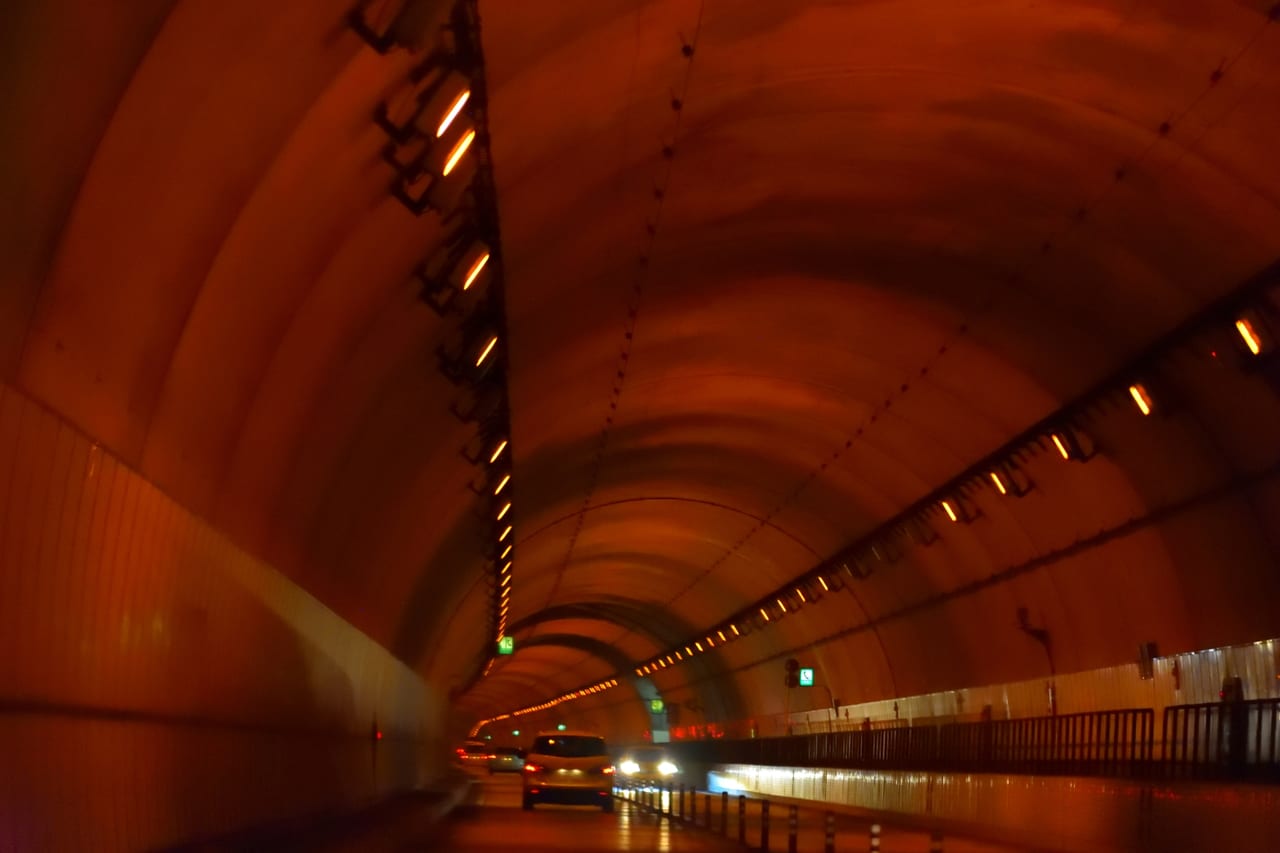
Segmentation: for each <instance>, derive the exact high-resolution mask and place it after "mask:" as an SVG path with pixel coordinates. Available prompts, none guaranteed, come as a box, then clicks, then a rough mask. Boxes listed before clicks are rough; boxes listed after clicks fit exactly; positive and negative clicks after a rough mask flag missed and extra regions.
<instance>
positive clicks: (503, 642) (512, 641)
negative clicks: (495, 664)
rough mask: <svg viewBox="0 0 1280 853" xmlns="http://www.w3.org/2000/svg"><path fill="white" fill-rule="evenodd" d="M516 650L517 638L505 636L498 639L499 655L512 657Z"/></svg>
mask: <svg viewBox="0 0 1280 853" xmlns="http://www.w3.org/2000/svg"><path fill="white" fill-rule="evenodd" d="M515 650H516V638H515V637H508V636H506V635H505V634H504V635H503V636H501V637H499V638H498V654H500V655H510V654H514V653H515Z"/></svg>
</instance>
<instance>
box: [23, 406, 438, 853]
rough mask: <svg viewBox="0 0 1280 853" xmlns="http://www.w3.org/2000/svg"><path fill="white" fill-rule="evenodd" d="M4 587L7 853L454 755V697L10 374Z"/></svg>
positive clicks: (361, 783)
mask: <svg viewBox="0 0 1280 853" xmlns="http://www.w3.org/2000/svg"><path fill="white" fill-rule="evenodd" d="M0 590H2V591H3V594H0V755H3V756H4V760H3V772H0V849H4V850H28V849H40V850H57V849H95V850H109V849H143V848H152V847H156V846H162V845H166V844H172V843H176V842H179V841H183V840H191V839H194V838H200V837H207V836H216V835H220V834H223V833H226V832H230V831H233V830H236V829H238V828H241V827H245V826H250V825H255V824H261V823H270V822H275V821H279V820H282V819H287V818H291V817H295V816H301V815H305V814H308V813H312V812H315V811H317V810H322V809H328V808H332V807H342V806H347V805H355V804H358V803H360V802H362V801H366V800H368V799H370V798H372V797H374V796H376V795H377V794H378V793H380V792H385V791H388V790H392V789H399V788H405V787H408V786H412V785H415V784H420V783H422V782H424V781H425V780H427V779H429V778H430V777H431V776H433V775H434V774H435V773H437V772H438V771H439V770H440V769H441V768H442V766H443V764H442V763H441V760H440V758H439V757H440V756H443V755H444V750H443V749H441V748H439V747H440V744H437V743H435V741H434V739H435V738H436V737H437V736H438V734H437V733H438V729H439V721H440V718H441V715H442V710H443V708H442V706H443V699H442V697H441V696H439V695H437V694H436V693H435V692H434V691H433V690H431V689H430V688H429V687H427V686H426V685H424V684H423V682H422V681H421V679H420V678H419V677H417V676H416V675H415V674H414V673H413V672H412V671H411V670H409V669H408V668H407V667H405V666H404V665H403V664H402V663H400V662H399V661H398V660H396V659H395V658H394V657H393V656H392V655H391V654H390V653H389V652H387V651H386V650H385V649H383V648H381V647H380V646H378V645H377V644H376V643H374V642H373V641H372V640H370V639H369V638H368V637H366V636H365V635H363V634H362V633H360V632H359V631H357V630H356V629H355V628H354V627H352V626H351V625H350V624H348V623H347V622H345V621H343V620H342V619H341V618H339V617H338V616H337V615H335V614H334V613H333V612H332V611H330V610H329V609H328V608H326V607H325V606H324V605H322V604H321V603H320V602H319V601H317V600H316V599H315V598H313V597H312V596H310V595H309V594H307V593H306V592H304V591H303V590H302V589H301V588H299V587H297V586H296V585H294V584H292V583H291V582H289V581H288V580H287V579H286V578H285V577H283V576H282V575H281V574H280V573H278V572H276V571H275V570H274V569H272V568H271V567H270V566H268V565H265V564H263V563H262V562H260V561H258V560H256V559H254V558H252V557H250V556H249V555H247V554H246V553H244V552H243V551H241V550H239V549H237V548H236V547H234V546H233V545H232V544H230V543H229V542H228V541H227V540H226V539H225V538H224V537H223V536H222V535H221V534H219V533H218V532H217V531H216V530H214V529H213V528H211V527H210V526H209V525H208V524H206V523H204V522H203V521H202V520H201V519H199V518H197V517H195V516H194V515H192V514H191V513H190V512H188V511H186V510H185V509H184V508H183V507H182V506H180V505H178V504H177V503H176V502H175V501H173V500H172V499H170V498H169V497H168V496H166V495H165V494H164V493H163V492H161V491H160V490H158V489H157V488H156V487H155V486H154V485H152V484H151V483H149V482H148V481H147V480H146V479H144V478H143V477H141V476H139V475H138V474H137V473H136V472H134V471H133V470H130V469H129V468H128V467H126V466H125V465H124V464H122V463H121V462H120V461H119V460H117V459H116V458H115V457H113V456H112V455H111V454H109V453H107V452H105V451H104V450H103V449H102V448H101V447H99V446H98V445H96V444H95V443H94V442H93V441H91V440H90V439H88V438H87V437H85V436H84V435H82V434H81V433H79V432H78V431H76V430H75V429H74V428H72V427H71V426H69V425H68V424H67V423H65V422H64V421H63V420H61V419H60V418H59V417H57V416H56V415H55V414H54V413H52V412H50V411H48V410H47V409H45V408H44V407H42V406H41V405H39V404H38V403H36V402H34V401H32V400H31V399H29V398H28V397H26V396H25V395H24V394H22V393H21V392H19V391H17V390H15V389H14V388H12V387H10V386H7V385H0ZM375 725H376V726H377V727H379V728H380V729H381V730H382V731H383V732H384V733H385V736H384V738H383V739H382V740H381V741H378V740H377V739H375V737H374V727H375Z"/></svg>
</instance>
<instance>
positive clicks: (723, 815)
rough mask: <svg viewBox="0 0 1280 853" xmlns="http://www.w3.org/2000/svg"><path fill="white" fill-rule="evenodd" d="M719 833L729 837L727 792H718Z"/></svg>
mask: <svg viewBox="0 0 1280 853" xmlns="http://www.w3.org/2000/svg"><path fill="white" fill-rule="evenodd" d="M720 834H721V835H723V836H725V837H726V838H728V837H729V792H728V791H721V792H720Z"/></svg>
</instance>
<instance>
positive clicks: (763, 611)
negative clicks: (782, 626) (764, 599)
mask: <svg viewBox="0 0 1280 853" xmlns="http://www.w3.org/2000/svg"><path fill="white" fill-rule="evenodd" d="M760 615H761V616H763V617H764V621H766V622H768V621H769V611H768V610H765V609H764V608H763V607H761V608H760Z"/></svg>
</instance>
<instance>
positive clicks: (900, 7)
mask: <svg viewBox="0 0 1280 853" xmlns="http://www.w3.org/2000/svg"><path fill="white" fill-rule="evenodd" d="M8 17H9V18H10V22H9V24H8V25H7V26H6V27H5V28H4V33H3V35H2V36H0V39H2V40H3V43H4V44H3V47H4V49H3V50H0V62H2V63H3V67H2V68H0V78H3V79H4V80H5V82H6V85H5V90H6V95H5V97H4V98H3V99H0V127H3V128H4V129H5V130H4V133H3V134H0V146H2V150H0V154H2V155H3V156H0V187H3V190H4V192H3V195H4V197H5V198H6V199H7V200H8V203H7V204H5V205H4V206H3V209H2V210H0V218H2V219H3V228H0V260H2V261H3V263H2V265H0V268H2V269H3V271H4V281H3V287H0V371H2V376H0V380H2V382H3V384H2V386H0V505H2V506H3V509H2V511H0V519H2V521H0V525H3V526H2V527H0V587H2V588H3V589H4V590H5V594H4V595H3V596H0V685H3V688H2V689H3V693H2V694H0V706H2V707H3V718H2V719H0V731H2V732H3V737H4V740H5V741H6V742H7V744H6V747H7V748H8V749H9V750H11V751H10V754H11V755H13V756H15V760H14V766H15V767H16V768H18V772H17V773H15V774H14V775H13V776H12V777H11V779H13V780H19V779H27V780H28V781H27V782H22V783H20V782H18V781H13V782H12V784H11V787H10V790H8V791H7V792H6V795H7V798H8V799H10V801H11V802H15V803H21V804H22V805H21V807H20V808H19V809H15V811H19V810H20V811H21V812H22V813H23V814H26V815H28V816H29V823H28V824H24V825H29V826H40V825H42V821H44V820H46V819H47V820H52V818H51V815H53V814H55V813H56V812H57V809H58V808H59V806H57V805H56V802H55V801H56V800H57V799H58V797H57V796H56V795H55V794H54V793H53V788H52V787H50V786H52V785H53V784H54V783H53V782H51V781H48V780H49V779H50V778H51V774H52V775H56V774H57V773H58V772H65V773H66V774H67V778H72V777H75V778H82V779H84V780H85V781H83V782H82V783H81V784H82V785H83V788H84V790H83V791H82V792H81V793H82V794H83V796H84V797H86V798H89V797H92V796H94V794H95V792H97V793H98V794H101V792H102V791H104V790H109V789H111V788H113V787H114V786H119V785H121V784H126V785H128V786H135V787H136V788H138V789H139V790H141V789H144V788H147V787H149V786H151V787H157V786H158V787H163V786H164V785H166V784H170V783H173V782H174V780H176V779H178V778H180V777H181V776H183V771H182V770H181V768H182V767H185V766H188V765H191V764H196V765H200V766H203V767H204V768H205V770H204V771H203V775H202V776H201V777H200V778H199V780H196V781H191V782H190V785H192V786H194V787H196V788H200V787H201V786H204V787H203V788H201V790H206V791H208V792H214V791H216V792H219V793H218V794H217V796H213V795H212V794H211V795H210V797H209V799H210V800H211V801H214V802H215V803H216V804H215V805H209V806H208V807H207V808H206V809H205V810H203V811H200V810H197V811H196V812H189V811H184V812H183V813H182V814H181V815H178V814H177V811H178V810H174V809H170V810H166V808H165V807H164V804H163V803H161V804H157V805H156V806H154V808H150V809H142V810H140V811H139V812H138V813H137V814H135V815H133V817H132V818H131V820H130V821H129V822H128V823H127V829H122V830H120V831H121V832H132V833H135V834H134V835H133V836H130V837H131V838H133V839H134V840H149V841H154V840H155V839H169V840H173V839H181V838H184V837H189V836H193V835H199V834H202V833H211V832H215V831H219V830H222V829H227V828H231V827H234V826H236V825H238V824H240V823H250V822H252V821H253V820H254V819H259V818H261V819H266V818H269V817H277V816H280V815H282V814H290V813H299V812H304V811H306V810H307V809H311V808H314V807H315V806H316V805H317V804H318V803H325V802H331V801H341V800H349V799H352V798H357V797H362V796H368V795H371V794H372V793H377V792H380V791H386V790H392V789H395V788H396V787H399V786H403V785H406V784H411V783H412V782H413V780H417V779H421V778H422V777H424V776H430V775H431V774H433V773H435V772H437V771H438V770H439V768H440V767H442V766H443V762H444V761H445V760H446V757H447V753H448V747H449V746H450V745H451V744H452V743H453V742H455V741H457V740H458V739H460V738H462V737H465V736H466V735H467V734H468V733H469V732H471V733H474V732H479V731H482V730H488V731H490V732H498V733H499V736H505V734H506V726H507V721H508V720H516V721H518V723H519V725H518V727H519V728H522V729H527V730H536V729H538V728H542V727H551V728H554V726H555V725H556V724H557V723H561V722H564V723H568V724H570V725H572V726H574V727H585V728H591V729H595V730H600V731H603V732H605V733H606V734H607V736H608V737H610V738H611V739H614V740H617V741H619V742H638V741H641V740H643V739H644V738H646V737H652V736H653V731H654V729H653V727H654V725H655V722H656V721H657V720H658V717H656V716H655V715H653V714H651V713H650V712H649V710H648V708H649V702H650V700H651V699H654V698H661V699H662V700H664V702H665V707H666V709H667V712H666V713H668V714H669V719H668V720H666V722H669V723H670V725H671V727H672V730H673V731H675V730H676V729H678V728H681V727H683V728H685V729H689V730H691V731H692V730H695V729H696V730H701V731H704V732H705V731H706V730H707V729H713V730H717V731H724V730H726V729H727V728H729V727H731V726H733V725H737V724H741V723H742V722H743V721H747V720H759V719H762V718H765V717H770V716H776V715H779V714H786V713H788V712H796V711H807V710H810V709H823V708H827V707H830V706H837V707H838V706H864V705H868V706H869V703H876V702H889V701H892V700H897V699H901V698H903V697H912V696H921V695H926V694H938V693H941V692H945V691H958V690H963V689H967V688H978V687H982V686H985V685H1000V684H1009V683H1015V682H1027V681H1037V680H1039V681H1044V680H1050V681H1051V680H1053V679H1054V678H1058V677H1064V676H1069V675H1070V674H1073V673H1085V672H1091V671H1100V670H1105V669H1107V668H1110V667H1116V666H1120V665H1125V664H1130V663H1132V662H1134V661H1135V659H1137V658H1138V657H1139V655H1140V654H1141V650H1142V649H1144V648H1147V649H1152V650H1158V652H1157V654H1159V655H1175V654H1180V653H1188V652H1193V651H1196V650H1203V649H1212V648H1220V647H1228V646H1236V645H1243V644H1249V643H1255V642H1259V641H1266V640H1270V639H1272V638H1275V637H1280V608H1277V606H1276V602H1277V600H1280V570H1278V569H1277V555H1278V554H1280V484H1278V482H1277V477H1276V475H1277V466H1278V465H1280V441H1277V439H1276V436H1277V435H1280V362H1278V361H1277V356H1276V353H1277V351H1280V316H1278V315H1277V311H1278V309H1280V300H1278V297H1277V293H1278V292H1280V266H1278V265H1277V259H1278V258H1280V160H1277V158H1276V157H1275V151H1276V146H1277V144H1280V109H1278V108H1277V105H1280V73H1278V72H1280V26H1278V19H1280V6H1276V5H1274V4H1273V3H1271V2H1269V0H1213V2H1206V3H1188V2H1181V0H1163V2H1159V3H1151V4H1133V3H1128V2H1122V0H1070V2H1066V3H1059V4H1052V5H1044V4H1026V3H1019V2H1011V0H989V2H983V3H979V4H940V3H936V2H928V0H904V2H898V3H892V4H888V3H854V2H832V0H804V2H799V0H797V2H790V3H785V4H764V3H758V4H734V3H726V2H714V0H705V2H702V1H701V0H700V2H694V0H555V2H538V3H516V2H507V0H482V2H476V0H462V2H460V3H458V4H456V5H455V4H453V3H445V2H436V0H405V2H398V0H387V2H381V0H378V2H365V0H361V2H358V3H355V4H353V3H352V2H351V0H341V2H337V0H308V2H302V0H281V2H276V3H271V4H262V3H254V2H247V0H222V2H217V3H212V2H201V0H146V2H137V3H129V4H101V3H96V2H90V0H50V1H49V2H33V0H25V2H19V3H17V5H16V7H14V8H13V9H12V10H11V14H10V15H9V16H8ZM380 39H381V40H380ZM459 68H461V69H462V70H464V71H466V72H467V73H465V74H463V75H462V76H461V77H458V76H449V75H450V74H451V73H455V72H457V71H458V69H459ZM459 80H461V81H462V82H461V83H459V82H458V81H459ZM440 81H443V82H440ZM450 86H460V87H462V88H457V89H450V88H449V87H450ZM433 87H434V88H433ZM464 89H465V90H466V91H468V92H469V93H470V95H471V99H470V101H469V102H468V103H467V104H466V105H464V106H462V107H459V111H458V112H456V114H455V115H456V116H457V121H458V124H457V125H455V126H452V127H450V128H449V129H448V130H445V131H442V132H441V133H437V134H436V135H435V137H432V136H431V134H430V133H427V134H426V135H425V136H422V138H417V137H415V138H414V140H413V141H410V142H406V143H404V144H401V143H400V142H398V141H397V139H396V138H395V135H394V134H393V133H389V131H388V127H387V126H386V123H385V122H381V123H380V121H379V117H381V118H383V119H386V118H388V117H390V118H391V119H393V120H398V119H401V118H403V117H404V115H406V113H405V110H409V111H410V112H411V111H412V110H414V109H417V108H418V107H423V112H422V114H421V115H423V116H425V115H427V114H431V115H433V116H434V115H436V114H435V113H433V112H432V110H436V111H437V112H438V111H439V108H440V105H441V104H444V103H448V104H450V105H452V104H453V103H455V102H454V101H450V100H448V99H445V100H442V98H444V94H443V93H450V97H453V96H454V95H453V94H452V93H455V92H460V91H463V90H464ZM406 105H407V106H406ZM419 118H421V116H419ZM437 118H438V116H437ZM414 120H418V119H414ZM421 120H422V121H424V122H427V121H430V120H432V119H421ZM469 128H470V129H471V130H472V132H473V139H470V140H468V143H469V144H470V145H471V147H470V148H469V149H465V152H464V153H463V154H460V155H459V159H458V160H457V163H456V164H455V167H456V168H457V170H458V174H457V175H455V176H454V178H455V180H454V181H453V182H450V181H449V180H448V177H449V176H448V175H447V174H446V175H444V176H440V175H436V176H434V177H433V178H432V181H433V183H432V184H431V190H430V191H429V192H428V193H427V197H429V198H430V200H431V204H429V205H426V207H425V208H421V209H417V210H415V209H412V207H413V206H412V205H410V204H407V203H406V200H405V198H404V197H403V191H404V187H405V185H406V184H405V181H406V180H407V179H406V178H405V177H404V176H405V175H406V174H408V172H409V171H411V170H406V169H407V167H404V164H403V162H401V161H397V158H402V159H403V158H407V157H410V156H411V154H413V151H414V150H417V149H413V146H414V145H417V146H418V148H419V149H420V150H421V152H422V156H423V157H424V158H425V161H423V162H427V163H435V162H436V161H437V160H439V159H441V158H442V157H444V156H445V155H446V154H451V153H452V151H453V150H456V149H450V150H448V151H447V150H446V149H447V148H448V146H447V145H446V144H445V143H446V141H447V142H449V144H450V145H452V140H453V139H454V136H457V137H458V138H461V135H462V134H464V133H466V132H468V129H469ZM420 136H421V134H420ZM430 168H438V164H437V166H432V167H430ZM430 168H428V169H427V171H428V172H429V171H430ZM468 182H470V183H468ZM477 211H479V212H477ZM469 217H480V218H479V219H476V222H480V223H481V224H480V225H477V226H476V227H478V228H480V232H477V233H480V234H481V236H482V240H481V242H482V243H483V244H484V246H485V255H484V257H485V258H486V259H487V260H488V265H487V266H485V267H484V268H483V269H482V270H481V269H480V268H478V267H476V266H474V264H475V262H476V258H477V257H478V256H476V255H466V256H465V257H464V254H465V252H464V250H467V251H469V249H467V247H468V246H470V244H469V243H465V244H464V243H461V242H459V240H460V239H461V238H459V236H458V235H459V234H460V233H464V232H465V233H466V234H471V233H472V232H470V231H466V228H467V227H470V225H469V223H471V219H469ZM485 217H487V218H485ZM481 220H483V221H481ZM460 223H461V225H460ZM460 228H461V230H460ZM468 239H470V238H468ZM490 253H492V254H491V255H490ZM441 258H446V259H448V263H452V264H455V266H456V265H457V264H459V263H462V264H463V266H467V269H468V274H469V275H473V278H474V281H472V280H470V279H469V280H468V281H467V285H466V286H465V287H464V286H462V285H460V284H458V283H457V281H456V280H455V281H454V282H453V284H452V285H448V286H446V285H442V284H440V281H442V280H443V278H448V275H449V274H454V275H456V274H457V271H458V270H459V269H461V268H462V267H456V268H454V267H451V268H450V269H453V273H441V272H440V269H441V267H440V264H441V263H442V261H441ZM442 277H443V278H442ZM473 284H474V285H476V287H475V288H474V289H472V285H473ZM433 287H434V288H435V289H434V290H433ZM441 288H444V290H441ZM450 288H452V289H450ZM445 290H447V291H449V293H450V294H451V296H450V300H451V301H449V302H448V304H446V305H443V306H442V305H441V304H438V303H435V302H433V299H435V298H436V297H438V296H439V294H440V293H442V292H444V291H445ZM454 291H456V292H454ZM455 297H456V298H455ZM477 341H479V342H481V343H484V344H487V346H488V348H487V349H485V350H484V351H483V352H484V354H483V355H480V356H479V361H477V362H476V363H475V364H471V363H470V361H469V359H474V358H476V353H475V350H474V348H473V347H474V344H475V342H477ZM469 347H471V348H469ZM503 636H508V637H510V638H511V639H512V646H513V649H514V651H513V653H512V654H500V653H499V649H498V646H499V640H500V638H501V637H503ZM1269 648H1270V647H1269ZM788 658H797V659H801V660H802V662H803V663H804V665H805V666H806V667H812V668H813V669H814V670H815V673H816V675H815V681H816V686H815V687H814V688H813V689H812V690H810V691H807V692H796V691H794V690H792V689H788V688H786V687H785V686H784V683H783V678H784V672H783V662H784V661H785V660H786V659H788ZM1275 667H1276V664H1274V663H1273V665H1272V670H1273V671H1271V672H1270V673H1263V674H1262V675H1260V676H1258V677H1257V678H1253V679H1251V680H1249V681H1247V682H1246V684H1245V690H1246V692H1247V695H1248V696H1250V697H1263V696H1274V695H1276V691H1277V690H1278V689H1280V681H1277V680H1276V678H1280V671H1276V669H1275ZM1273 676H1274V677H1273ZM1071 684H1072V685H1077V682H1071ZM1078 685H1079V686H1072V687H1071V688H1070V689H1069V690H1068V689H1066V688H1065V687H1064V688H1063V689H1061V690H1059V692H1058V694H1057V696H1055V698H1054V702H1055V703H1059V704H1061V705H1062V706H1063V707H1068V708H1075V709H1093V708H1108V707H1118V703H1119V702H1120V701H1122V700H1121V696H1122V695H1124V694H1123V691H1122V690H1120V689H1119V688H1114V687H1112V686H1108V683H1104V682H1103V681H1101V680H1098V681H1096V682H1086V681H1080V682H1078ZM1217 687H1218V685H1217V684H1216V683H1215V684H1212V685H1210V686H1208V687H1205V690H1210V691H1216V690H1217ZM974 710H976V709H974ZM486 723H487V724H488V728H487V729H486V728H485V724H486ZM513 725H514V724H513ZM370 732H376V733H377V735H378V737H379V738H380V737H381V736H382V734H383V733H385V734H386V735H387V740H388V741H394V742H395V743H397V744H401V745H402V746H403V749H401V750H400V751H398V752H397V751H395V750H392V749H391V748H390V747H387V748H386V749H384V751H383V752H381V753H375V754H374V755H373V756H372V758H371V757H370V754H369V752H370V749H369V744H368V735H369V733H370ZM316 739H320V740H321V741H322V742H323V743H324V744H326V746H325V747H324V748H323V749H320V750H316V749H314V748H313V746H314V743H313V742H314V741H315V740H316ZM50 740H52V741H54V742H58V743H61V744H62V746H61V747H59V748H58V750H57V752H56V755H55V756H54V757H53V758H50V756H49V755H48V754H46V753H45V752H44V751H43V750H42V749H41V748H39V747H37V746H36V745H35V744H37V743H41V742H47V741H50ZM309 744H310V746H309ZM380 748H381V747H380ZM139 751H141V752H142V753H145V754H148V755H150V756H152V757H153V759H154V760H152V761H150V762H149V763H148V764H147V769H146V771H145V772H139V773H135V774H133V775H132V776H131V777H130V779H129V781H128V782H127V783H125V782H121V780H120V779H119V778H118V776H117V775H113V774H115V773H116V771H114V770H113V769H112V768H113V767H115V766H116V765H117V764H118V763H119V762H120V761H121V757H122V756H125V755H129V754H137V753H138V752H139ZM264 754H271V755H275V756H276V760H275V761H274V764H275V765H279V766H284V765H290V766H294V767H295V770H293V771H286V770H280V771H279V775H278V776H270V774H268V775H267V777H263V776H262V775H261V774H259V773H258V771H257V770H256V769H255V768H259V767H261V766H262V763H263V761H264V759H263V758H262V755H264ZM82 764H84V765H86V766H87V767H88V769H86V770H82V771H76V770H75V769H73V768H75V767H80V766H81V765H82ZM50 768H52V769H50ZM59 768H61V769H60V770H59ZM41 779H44V780H46V781H45V782H43V783H42V782H40V781H39V780H41ZM299 779H305V780H306V782H305V784H296V781H297V780H299ZM30 780H35V781H30ZM231 780H239V781H238V784H243V785H244V787H243V790H242V792H241V795H240V796H239V797H238V798H237V796H233V795H226V794H225V793H223V792H225V791H226V790H227V789H228V788H229V787H234V786H232V784H231ZM286 783H287V784H286ZM3 784H4V783H0V785H3ZM263 791H270V792H271V793H270V795H269V796H266V795H263V793H262V792H263ZM85 820H86V823H85V825H86V826H88V825H91V824H92V820H90V819H88V818H86V819H85ZM11 831H13V832H15V833H18V832H22V831H26V830H23V829H21V828H16V829H13V830H11ZM85 831H86V832H87V831H88V830H85ZM0 846H3V845H0ZM125 846H128V844H127V842H126V843H125Z"/></svg>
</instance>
